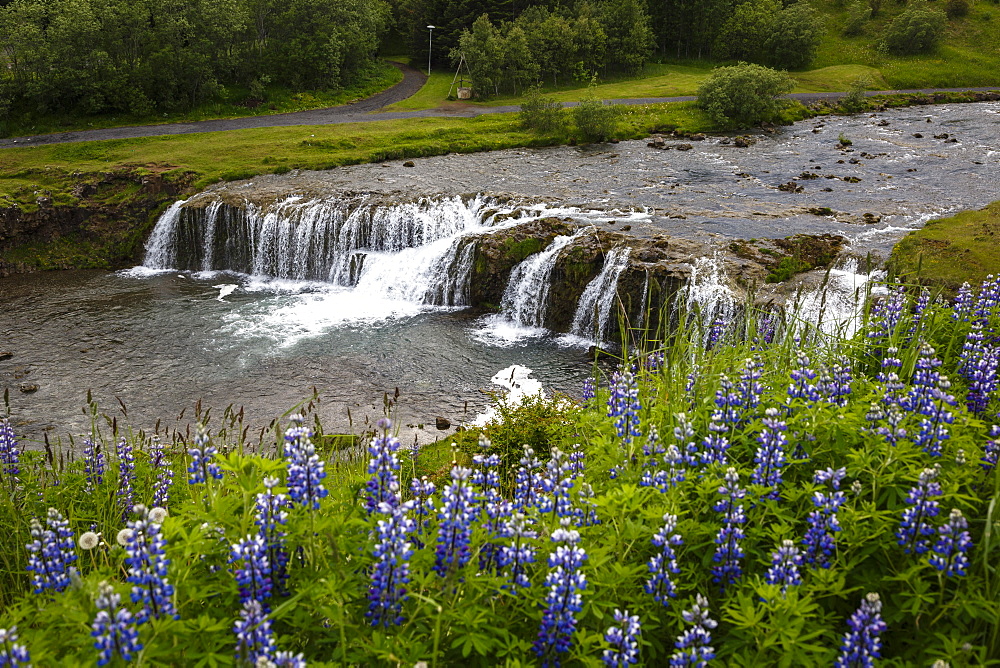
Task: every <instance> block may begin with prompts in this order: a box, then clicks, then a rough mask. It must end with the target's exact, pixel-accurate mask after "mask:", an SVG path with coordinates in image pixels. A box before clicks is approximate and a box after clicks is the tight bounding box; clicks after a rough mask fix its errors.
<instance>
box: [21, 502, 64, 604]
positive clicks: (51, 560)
mask: <svg viewBox="0 0 1000 668" xmlns="http://www.w3.org/2000/svg"><path fill="white" fill-rule="evenodd" d="M45 524H46V526H47V527H48V528H46V529H43V528H42V523H41V522H39V521H38V520H37V519H35V518H32V520H31V539H32V540H31V542H30V543H28V545H27V548H28V552H29V553H30V554H29V555H28V565H27V567H26V568H27V570H28V571H30V572H32V573H34V575H32V576H31V584H32V586H33V587H34V588H35V593H36V594H41V593H42V592H44V591H45V590H47V589H51V590H52V591H53V592H60V591H63V590H64V589H66V587H68V586H69V583H70V570H71V566H72V564H73V562H74V561H76V550H75V547H76V543H75V542H74V540H73V531H72V530H71V529H70V528H69V521H68V520H65V519H63V516H62V514H61V513H60V512H59V511H58V510H56V509H55V508H49V512H48V515H47V516H46V518H45Z"/></svg>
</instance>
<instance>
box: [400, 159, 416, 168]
mask: <svg viewBox="0 0 1000 668" xmlns="http://www.w3.org/2000/svg"><path fill="white" fill-rule="evenodd" d="M403 167H416V165H414V164H413V161H412V160H407V161H406V162H404V163H403Z"/></svg>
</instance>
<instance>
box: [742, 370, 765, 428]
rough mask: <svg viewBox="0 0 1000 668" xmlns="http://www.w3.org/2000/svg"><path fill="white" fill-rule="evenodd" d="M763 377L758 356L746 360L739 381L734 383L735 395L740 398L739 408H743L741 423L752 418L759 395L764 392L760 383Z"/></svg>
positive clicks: (758, 402) (758, 401) (758, 403)
mask: <svg viewBox="0 0 1000 668" xmlns="http://www.w3.org/2000/svg"><path fill="white" fill-rule="evenodd" d="M763 375H764V360H762V359H761V358H760V356H759V355H757V356H754V358H753V359H748V360H747V361H746V362H745V363H744V364H743V371H742V372H741V373H740V380H739V382H738V383H736V393H737V394H738V395H739V398H740V399H739V402H740V406H742V407H743V411H742V415H741V422H742V423H745V422H746V421H747V420H748V419H750V418H752V416H753V413H754V411H755V410H756V408H757V406H759V405H760V395H761V393H762V392H763V391H764V385H763V384H762V383H761V382H760V379H761V377H762V376H763Z"/></svg>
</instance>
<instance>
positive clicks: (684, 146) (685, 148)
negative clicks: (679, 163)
mask: <svg viewBox="0 0 1000 668" xmlns="http://www.w3.org/2000/svg"><path fill="white" fill-rule="evenodd" d="M674 148H675V149H677V150H678V151H690V150H691V149H693V148H694V146H692V145H691V144H677V145H675V146H674Z"/></svg>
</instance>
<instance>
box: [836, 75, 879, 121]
mask: <svg viewBox="0 0 1000 668" xmlns="http://www.w3.org/2000/svg"><path fill="white" fill-rule="evenodd" d="M869 86H871V79H869V78H868V77H866V76H864V75H862V76H860V77H858V78H857V79H855V80H854V81H852V82H851V87H850V88H849V89H848V90H847V95H845V96H844V97H842V98H840V108H841V109H843V110H844V111H845V112H847V113H848V114H856V113H858V112H859V111H864V109H865V107H866V106H867V105H866V104H865V91H866V90H868V87H869Z"/></svg>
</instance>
